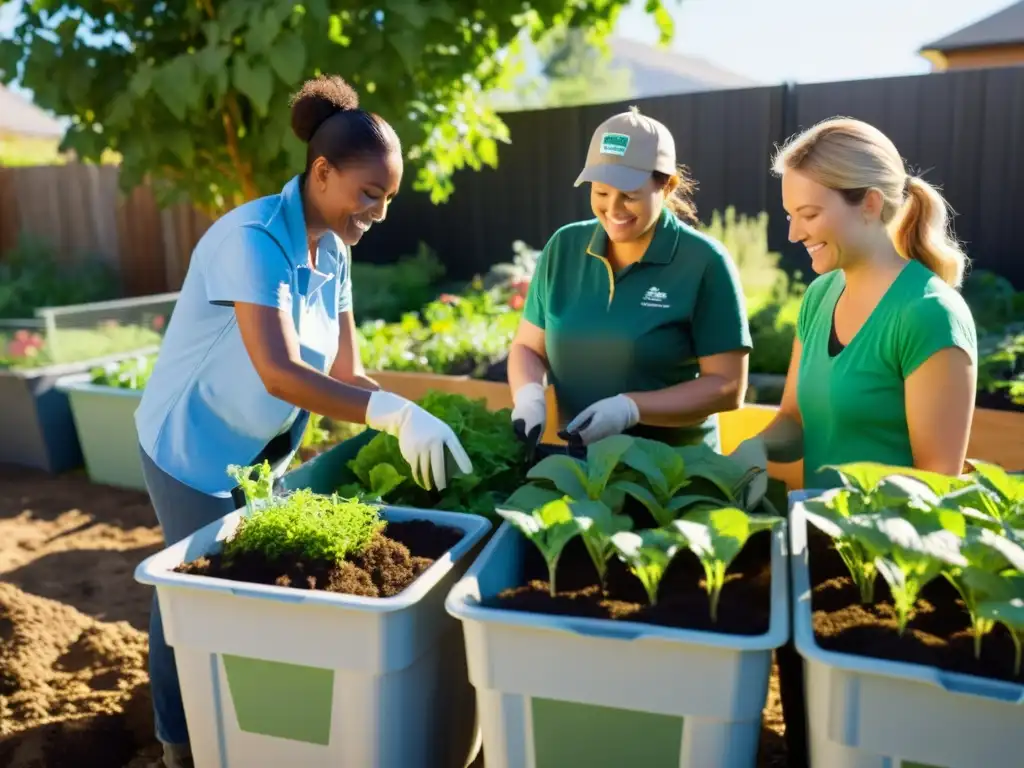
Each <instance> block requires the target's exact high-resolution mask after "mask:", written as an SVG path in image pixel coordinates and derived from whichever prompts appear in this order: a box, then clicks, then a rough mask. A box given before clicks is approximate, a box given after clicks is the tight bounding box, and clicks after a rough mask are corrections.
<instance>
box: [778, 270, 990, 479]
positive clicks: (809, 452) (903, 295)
mask: <svg viewBox="0 0 1024 768" xmlns="http://www.w3.org/2000/svg"><path fill="white" fill-rule="evenodd" d="M845 285H846V281H845V278H844V275H843V273H842V271H841V270H835V271H833V272H829V273H828V274H825V275H822V276H821V277H819V278H817V279H816V280H814V282H812V283H811V284H810V286H808V288H807V292H806V293H805V294H804V299H803V303H802V304H801V306H800V316H799V319H798V321H797V337H798V338H799V339H800V343H801V345H802V352H801V358H800V370H799V373H798V378H797V401H798V403H799V407H800V418H801V420H802V421H803V426H804V487H805V488H808V489H821V488H835V487H838V486H840V485H842V483H841V481H840V479H839V477H838V475H836V473H835V472H834V471H832V470H826V471H820V468H821V467H823V466H825V465H830V464H844V463H848V462H853V461H876V462H880V463H883V464H891V465H896V466H904V467H912V466H914V457H913V454H912V452H911V447H910V433H909V428H908V426H907V413H906V405H905V398H904V382H905V380H906V379H907V377H908V376H910V374H911V373H913V372H914V371H915V370H916V369H917V368H918V366H920V365H921V364H922V363H923V362H925V361H926V360H927V359H928V358H929V357H931V356H932V355H933V354H935V353H936V352H938V351H939V350H941V349H944V348H946V347H960V348H961V349H963V350H965V351H966V352H967V353H968V354H969V355H970V356H971V359H972V360H974V361H975V362H977V348H978V342H977V334H976V331H975V327H974V318H973V317H972V316H971V311H970V309H969V308H968V306H967V304H966V302H964V300H963V298H962V297H961V296H960V294H959V293H958V292H957V291H956V290H954V289H953V288H950V287H949V286H948V285H946V284H945V283H944V282H943V281H942V280H941V279H940V278H939V277H937V276H936V275H935V274H934V273H933V272H932V271H931V270H929V269H928V268H927V267H925V266H924V265H923V264H921V263H920V262H917V261H910V262H908V263H907V265H906V267H904V268H903V270H902V271H901V272H900V273H899V275H898V276H897V277H896V280H895V281H894V282H893V284H892V285H891V286H890V287H889V289H888V290H887V291H886V293H885V294H884V295H883V296H882V299H881V301H880V302H879V303H878V306H877V307H875V309H874V311H873V312H872V313H871V315H870V316H869V317H868V319H867V321H866V322H865V323H864V325H863V326H862V327H861V329H860V330H859V331H858V332H857V333H856V335H855V336H854V337H853V339H851V340H850V343H849V344H848V345H847V346H846V347H843V348H840V347H839V344H838V340H836V339H832V333H833V315H834V313H835V306H836V302H837V301H838V300H839V297H840V295H841V294H842V292H843V289H844V287H845ZM830 340H831V342H832V345H833V350H832V351H831V352H830V349H829V346H830ZM837 350H838V351H837Z"/></svg>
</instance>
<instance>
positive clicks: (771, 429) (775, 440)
mask: <svg viewBox="0 0 1024 768" xmlns="http://www.w3.org/2000/svg"><path fill="white" fill-rule="evenodd" d="M761 439H762V440H764V445H765V450H766V451H767V452H768V460H769V461H775V462H779V463H782V464H788V463H790V462H793V461H799V460H800V459H802V458H803V457H804V428H803V425H802V424H801V423H800V422H799V421H798V420H797V419H796V418H794V417H793V416H791V415H789V414H787V413H784V412H783V411H779V413H778V414H777V415H776V416H775V418H774V419H773V420H772V423H771V424H769V425H768V426H767V427H765V429H764V431H763V432H762V433H761Z"/></svg>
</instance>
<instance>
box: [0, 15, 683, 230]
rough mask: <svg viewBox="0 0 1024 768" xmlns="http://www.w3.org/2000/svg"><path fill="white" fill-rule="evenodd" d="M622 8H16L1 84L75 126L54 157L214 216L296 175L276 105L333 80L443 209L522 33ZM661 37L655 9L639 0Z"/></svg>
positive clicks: (285, 124) (596, 30)
mask: <svg viewBox="0 0 1024 768" xmlns="http://www.w3.org/2000/svg"><path fill="white" fill-rule="evenodd" d="M627 4H628V0H588V2H585V3H584V2H579V1H578V0H375V1H374V2H365V1H364V0H348V2H330V1H329V0H308V2H306V3H304V4H299V3H294V2H284V1H283V0H132V1H131V2H129V1H128V0H116V1H115V2H109V1H108V2H100V0H79V1H78V2H73V3H72V2H61V1H60V0H26V2H25V3H24V5H23V13H22V16H21V18H20V19H19V21H18V22H17V24H16V26H15V29H14V31H13V33H12V35H11V38H10V39H9V40H5V41H2V42H0V78H2V80H3V81H4V82H11V81H12V80H16V79H20V83H21V84H22V85H23V86H25V87H26V88H29V89H31V90H32V91H33V92H34V94H35V99H36V102H37V103H38V104H39V105H40V106H42V107H43V108H45V109H49V110H52V111H53V112H56V113H57V114H61V115H67V116H69V117H71V118H72V121H73V123H72V125H71V127H70V129H69V130H68V133H67V135H66V136H65V140H64V145H65V146H66V147H67V148H70V149H73V150H74V151H75V152H76V153H77V154H78V155H79V157H81V158H83V159H85V160H96V159H98V158H99V157H100V156H101V154H102V152H103V151H104V150H106V149H109V150H113V151H116V152H118V153H119V154H120V155H121V156H122V163H123V166H122V174H121V178H122V185H123V186H124V187H125V188H126V189H129V188H131V187H133V186H134V185H136V184H138V183H139V182H140V181H142V180H143V179H144V178H149V179H150V180H151V181H152V182H154V185H155V186H156V188H157V191H158V193H159V194H160V196H161V199H162V200H163V201H164V202H170V201H172V200H173V199H177V198H179V197H184V198H187V199H190V200H191V201H192V202H193V203H194V204H196V205H198V206H200V207H202V208H205V209H206V210H207V211H208V212H210V213H213V214H216V213H219V212H221V211H223V210H225V209H226V208H229V207H231V206H234V205H237V204H239V203H241V202H243V201H244V200H246V199H251V198H253V197H256V196H258V195H261V194H266V193H268V192H273V191H276V190H277V189H279V188H280V186H281V185H282V184H283V183H284V181H285V180H286V179H287V178H288V177H289V176H291V175H292V174H293V173H295V172H296V169H297V168H300V167H301V165H302V163H303V160H304V155H303V147H302V146H301V144H300V143H299V142H298V141H297V140H296V139H295V138H294V137H293V136H292V135H291V132H290V127H289V111H288V97H289V95H290V94H291V93H293V92H294V91H295V90H296V89H297V88H298V86H299V85H300V84H301V83H302V81H303V80H304V79H306V78H308V77H311V76H314V75H316V74H318V73H320V72H327V73H332V74H335V73H336V74H340V75H342V76H343V77H345V78H346V79H348V80H349V81H350V82H351V83H352V84H353V85H354V86H355V87H356V88H357V89H358V90H359V92H360V94H361V97H362V103H363V106H364V107H366V108H367V109H371V110H373V111H376V112H379V113H380V114H382V115H383V116H385V117H386V118H387V119H388V120H389V122H391V123H392V124H393V125H394V126H395V128H396V130H397V131H398V132H399V135H400V136H402V138H403V141H404V143H405V146H406V152H407V157H408V158H409V160H410V161H412V163H413V165H414V167H415V168H416V176H415V182H414V187H415V188H416V189H419V190H429V191H430V193H431V196H432V198H433V199H434V201H435V202H441V201H443V200H445V199H447V197H448V195H449V194H450V193H451V191H452V175H453V173H454V172H455V171H457V170H458V169H461V168H465V167H469V168H474V169H479V168H480V167H482V166H483V165H488V166H492V167H493V166H496V165H497V161H498V143H499V142H504V141H507V140H508V131H507V128H506V126H505V124H504V123H503V122H502V121H501V119H500V118H499V117H498V116H497V115H496V114H495V113H494V111H493V110H491V109H490V108H488V107H487V105H486V102H485V101H484V99H483V98H482V96H483V94H484V93H485V92H487V91H488V90H491V89H494V88H501V87H503V86H504V85H505V84H506V81H507V72H506V59H507V57H506V56H505V55H504V51H505V49H506V47H507V46H508V45H509V44H510V43H512V42H513V41H514V40H515V39H516V37H517V35H518V34H519V33H520V32H521V31H523V30H526V31H527V32H528V33H529V35H530V36H531V37H532V38H533V39H537V38H538V37H539V36H540V35H541V34H542V33H543V32H544V31H545V30H549V29H551V28H556V27H559V26H565V27H581V28H586V29H589V30H592V31H593V34H595V35H597V36H599V37H600V36H603V35H607V34H608V33H609V32H610V31H611V29H612V27H613V25H614V23H615V21H616V19H617V16H618V14H619V12H620V11H621V9H622V8H623V7H624V6H625V5H627ZM646 8H647V11H648V12H649V13H651V14H652V15H653V16H654V18H655V20H656V22H657V24H658V26H659V29H660V30H661V31H662V35H663V37H664V38H665V39H668V38H670V37H671V34H672V19H671V16H670V15H669V14H668V11H667V10H666V7H665V0H647V4H646Z"/></svg>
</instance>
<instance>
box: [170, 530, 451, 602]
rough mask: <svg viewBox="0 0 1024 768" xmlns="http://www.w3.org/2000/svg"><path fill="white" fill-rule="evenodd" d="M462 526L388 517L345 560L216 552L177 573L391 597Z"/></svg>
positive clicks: (447, 545) (438, 554)
mask: <svg viewBox="0 0 1024 768" xmlns="http://www.w3.org/2000/svg"><path fill="white" fill-rule="evenodd" d="M463 536H465V533H464V532H463V531H460V530H458V529H457V528H447V527H444V526H440V525H436V524H434V523H431V522H429V521H427V520H410V521H409V522H402V523H388V525H387V528H385V529H384V531H383V532H382V533H379V534H377V535H376V536H374V538H373V540H372V541H371V542H370V544H369V546H367V547H366V549H365V550H363V552H362V553H360V554H359V555H355V556H353V557H352V558H351V559H349V560H345V561H342V562H341V563H335V562H330V561H314V562H309V561H306V560H303V559H301V558H298V557H290V558H286V559H277V560H268V559H267V558H266V557H265V556H264V555H262V554H261V553H258V552H249V553H245V554H244V555H239V556H236V557H235V558H234V559H232V560H231V561H230V562H227V561H226V560H225V558H224V557H223V556H222V555H220V554H215V555H209V556H207V557H199V558H196V559H195V560H194V561H192V562H191V563H183V564H182V565H180V566H178V567H177V568H175V570H176V571H177V572H178V573H188V574H193V575H196V576H213V577H217V578H221V579H230V580H232V581H244V582H248V583H250V584H271V585H275V586H279V587H294V588H296V589H316V590H322V591H324V592H338V593H341V594H346V595H358V596H361V597H393V596H394V595H397V594H398V593H399V592H401V591H402V590H403V589H405V588H406V587H408V586H409V585H410V584H412V582H413V581H415V580H416V579H417V577H419V575H420V574H422V573H423V572H424V571H425V570H427V568H429V567H430V566H431V565H433V564H434V561H436V560H437V558H439V557H441V555H443V554H444V553H445V552H447V551H448V550H449V549H451V548H452V547H454V546H455V545H456V544H458V543H459V541H460V540H461V539H462V537H463Z"/></svg>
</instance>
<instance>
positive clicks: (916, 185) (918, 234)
mask: <svg viewBox="0 0 1024 768" xmlns="http://www.w3.org/2000/svg"><path fill="white" fill-rule="evenodd" d="M906 188H907V199H906V202H905V203H904V204H903V206H902V207H901V208H900V209H899V211H897V213H896V216H895V218H894V219H893V220H892V223H891V225H890V227H891V229H890V231H891V232H892V241H893V244H894V245H895V246H896V250H897V251H899V253H900V255H901V256H903V257H904V258H907V259H914V260H915V261H919V262H921V263H922V264H924V265H925V266H926V267H928V269H930V270H931V271H932V272H934V273H935V274H936V275H938V276H939V277H940V278H942V280H943V281H944V282H946V283H947V284H948V285H951V286H952V287H954V288H959V287H960V284H961V282H963V278H964V271H965V269H966V267H967V255H966V254H965V253H964V252H963V249H962V248H961V247H960V244H959V243H958V242H957V241H956V239H955V238H954V237H953V233H952V231H951V228H950V223H949V212H948V208H949V204H948V203H947V202H946V200H945V198H943V197H942V195H941V194H939V191H938V190H937V189H935V187H933V186H932V185H931V184H929V183H928V182H927V181H925V180H924V179H919V178H918V177H916V176H908V177H907V182H906Z"/></svg>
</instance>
